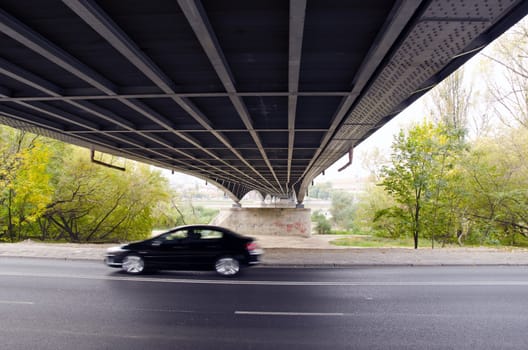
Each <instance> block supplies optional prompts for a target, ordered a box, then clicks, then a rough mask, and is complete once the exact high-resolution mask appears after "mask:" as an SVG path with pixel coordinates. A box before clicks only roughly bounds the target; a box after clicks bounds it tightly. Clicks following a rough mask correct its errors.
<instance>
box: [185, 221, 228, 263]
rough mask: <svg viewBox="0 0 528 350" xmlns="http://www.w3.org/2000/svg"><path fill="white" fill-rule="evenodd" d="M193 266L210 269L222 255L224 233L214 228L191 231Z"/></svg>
mask: <svg viewBox="0 0 528 350" xmlns="http://www.w3.org/2000/svg"><path fill="white" fill-rule="evenodd" d="M192 236H193V237H194V239H193V241H192V243H191V244H192V246H193V264H194V265H195V266H201V267H211V266H213V264H214V263H215V260H216V258H217V257H218V256H220V255H222V253H223V244H222V242H223V237H224V233H223V232H222V231H220V230H217V229H215V228H195V229H194V230H193V234H192Z"/></svg>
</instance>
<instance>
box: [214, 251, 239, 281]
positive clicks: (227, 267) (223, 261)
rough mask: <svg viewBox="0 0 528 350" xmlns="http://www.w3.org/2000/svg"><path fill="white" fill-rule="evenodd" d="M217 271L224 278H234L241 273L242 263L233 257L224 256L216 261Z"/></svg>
mask: <svg viewBox="0 0 528 350" xmlns="http://www.w3.org/2000/svg"><path fill="white" fill-rule="evenodd" d="M215 270H216V272H217V273H218V274H220V275H222V276H234V275H236V274H237V273H239V272H240V263H239V262H238V260H237V259H235V258H233V257H231V256H224V257H221V258H219V259H218V260H217V261H216V263H215Z"/></svg>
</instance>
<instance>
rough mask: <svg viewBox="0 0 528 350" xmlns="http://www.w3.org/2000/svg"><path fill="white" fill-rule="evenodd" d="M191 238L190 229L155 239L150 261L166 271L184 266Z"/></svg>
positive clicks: (172, 232)
mask: <svg viewBox="0 0 528 350" xmlns="http://www.w3.org/2000/svg"><path fill="white" fill-rule="evenodd" d="M189 236H190V233H189V230H188V229H179V230H175V231H170V232H167V233H165V234H163V235H161V236H159V237H157V238H155V239H153V240H152V241H151V246H152V248H151V254H150V255H151V256H150V259H149V260H150V261H151V262H152V265H153V266H155V267H158V268H166V269H170V268H177V267H179V266H181V265H184V264H185V263H186V261H187V255H188V251H189Z"/></svg>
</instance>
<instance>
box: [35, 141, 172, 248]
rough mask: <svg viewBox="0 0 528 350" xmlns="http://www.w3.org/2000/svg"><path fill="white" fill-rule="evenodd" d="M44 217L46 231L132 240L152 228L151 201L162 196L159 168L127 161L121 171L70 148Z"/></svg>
mask: <svg viewBox="0 0 528 350" xmlns="http://www.w3.org/2000/svg"><path fill="white" fill-rule="evenodd" d="M72 149H73V150H74V151H72V152H70V154H71V156H70V157H69V159H68V160H67V162H65V163H64V164H67V166H64V167H63V169H62V172H61V173H60V175H59V178H58V179H56V183H57V187H56V192H55V195H54V199H53V201H52V202H51V203H50V204H49V205H48V208H47V211H46V214H45V218H46V219H47V220H48V221H49V222H50V223H51V225H48V226H47V228H48V234H49V236H52V237H54V238H55V239H66V240H68V241H73V242H89V241H116V240H134V239H140V238H144V237H146V236H148V235H149V234H150V232H151V231H152V228H153V225H154V223H153V220H152V219H153V218H152V207H153V206H154V205H155V204H156V203H157V202H158V201H163V200H167V199H168V193H169V192H168V191H167V189H168V183H167V181H166V180H165V179H164V178H163V177H162V176H161V174H160V173H159V172H156V171H151V170H150V168H149V167H148V166H145V165H140V164H137V163H132V164H130V165H128V166H127V170H126V171H125V172H121V171H118V170H115V169H110V168H106V167H102V166H100V165H95V164H92V163H90V162H89V161H88V160H87V159H88V157H87V154H86V150H80V149H77V148H72Z"/></svg>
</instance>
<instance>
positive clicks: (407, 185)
mask: <svg viewBox="0 0 528 350" xmlns="http://www.w3.org/2000/svg"><path fill="white" fill-rule="evenodd" d="M461 140H462V138H461V137H460V136H459V135H458V134H457V133H453V132H452V129H448V128H446V127H444V126H443V125H438V126H434V125H433V124H432V123H429V122H423V123H422V124H420V125H417V126H415V127H413V128H412V129H410V130H409V131H408V132H407V133H405V132H404V131H403V130H402V131H400V133H399V134H398V135H397V136H396V137H395V141H394V143H393V153H392V155H391V162H392V164H391V166H386V167H383V169H382V181H381V186H383V188H384V189H385V190H386V191H387V192H388V193H389V194H390V195H391V196H392V197H393V198H394V199H395V201H396V202H397V203H398V205H399V209H396V208H394V209H392V210H390V211H388V212H387V213H392V214H394V213H398V215H399V216H400V217H401V218H402V220H403V223H404V224H405V226H407V227H408V229H409V230H410V231H411V232H412V235H413V239H414V248H415V249H418V239H419V237H420V236H421V235H424V233H425V232H429V233H430V234H431V233H434V232H435V230H436V229H438V228H437V221H438V218H439V215H438V208H439V204H440V203H441V198H442V196H443V194H444V193H445V189H446V183H447V182H448V178H449V175H450V173H451V169H453V168H454V159H455V158H456V155H457V154H458V153H459V152H460V150H461V149H462V146H461V145H462V144H461ZM401 213H405V214H404V215H401ZM435 213H436V214H435ZM433 238H434V237H433Z"/></svg>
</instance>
